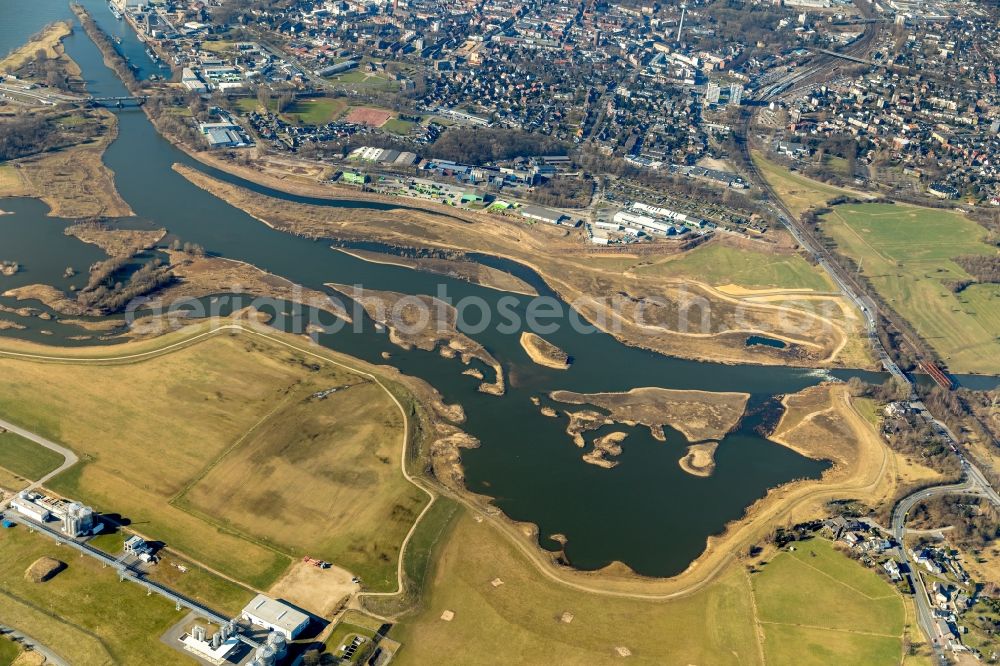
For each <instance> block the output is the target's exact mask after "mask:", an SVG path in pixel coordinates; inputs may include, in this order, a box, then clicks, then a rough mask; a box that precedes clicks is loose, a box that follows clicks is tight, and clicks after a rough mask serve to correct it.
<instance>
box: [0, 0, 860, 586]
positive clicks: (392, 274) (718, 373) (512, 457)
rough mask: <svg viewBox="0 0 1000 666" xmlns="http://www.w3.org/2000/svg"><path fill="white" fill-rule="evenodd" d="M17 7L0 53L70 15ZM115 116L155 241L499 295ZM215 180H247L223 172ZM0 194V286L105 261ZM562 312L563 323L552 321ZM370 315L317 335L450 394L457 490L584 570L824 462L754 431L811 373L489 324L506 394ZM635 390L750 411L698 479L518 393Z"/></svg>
mask: <svg viewBox="0 0 1000 666" xmlns="http://www.w3.org/2000/svg"><path fill="white" fill-rule="evenodd" d="M83 4H84V5H85V6H87V7H88V9H89V10H90V11H91V13H92V14H93V16H94V17H95V19H97V20H98V22H99V23H100V24H101V25H102V26H103V27H104V28H105V29H106V30H108V31H109V32H112V33H113V34H119V35H121V37H122V44H121V48H122V49H123V50H124V51H125V52H127V53H129V54H130V58H131V59H132V62H133V64H135V65H136V66H137V67H138V68H139V70H140V72H141V73H142V75H143V76H148V75H149V74H150V73H154V72H156V71H157V70H156V68H155V66H153V64H152V63H150V62H149V61H148V59H146V60H145V61H144V60H143V58H145V55H144V53H143V50H142V48H141V46H139V47H138V48H137V46H136V45H137V44H138V41H137V40H135V37H134V35H133V34H132V33H131V31H127V30H125V31H121V32H118V31H119V29H120V28H119V25H118V24H119V22H118V21H116V20H115V19H114V17H113V16H112V15H111V13H110V12H109V11H108V9H107V6H106V4H105V3H104V2H102V1H101V0H84V2H83ZM19 6H20V7H23V5H22V4H21V3H19V2H16V0H0V16H2V17H3V21H0V52H6V51H7V50H9V49H10V48H12V47H14V46H17V45H18V44H20V43H22V42H24V41H25V40H26V39H27V37H28V36H30V35H31V34H32V33H34V32H36V31H37V30H38V29H40V28H41V27H42V26H43V25H44V24H46V23H48V22H50V21H52V20H55V19H57V18H70V17H72V14H71V12H69V10H68V8H67V6H66V5H65V4H64V3H63V2H62V1H61V0H58V1H57V0H38V1H37V2H33V3H32V9H31V11H24V10H23V9H22V10H20V11H18V7H19ZM66 46H67V50H68V52H69V54H70V55H71V56H72V57H73V58H74V59H75V60H76V61H77V62H78V63H79V64H80V66H81V67H82V69H83V72H84V74H85V76H86V78H87V80H88V85H89V88H90V91H91V92H92V93H93V94H95V95H118V94H123V93H124V87H123V86H122V84H121V82H120V81H118V80H117V79H116V78H115V76H114V74H113V73H112V72H111V71H110V70H108V69H107V68H106V67H105V66H104V64H103V61H102V58H101V55H100V53H99V51H98V50H97V48H96V47H95V46H94V45H93V43H92V42H91V41H90V40H89V39H88V38H87V37H86V35H85V33H84V32H83V31H82V29H78V30H76V31H75V33H74V35H73V36H72V37H70V38H68V39H67V42H66ZM119 119H120V131H119V137H118V139H117V140H116V141H114V143H112V145H111V146H110V147H109V149H108V151H107V153H106V155H105V162H106V164H107V165H108V166H109V167H110V168H111V169H112V170H113V171H114V172H115V174H116V178H117V184H118V189H119V192H120V193H121V195H122V197H123V198H124V199H125V200H126V201H127V202H128V203H129V204H130V205H131V206H132V208H133V210H134V211H135V212H136V215H137V218H136V219H135V220H129V221H128V222H127V224H130V225H136V224H139V225H145V226H149V227H159V226H163V227H166V228H167V229H169V231H170V232H171V234H172V236H171V237H169V238H168V241H169V239H170V238H173V237H178V238H180V239H182V240H184V241H190V242H194V243H198V244H200V245H202V246H203V247H204V248H206V250H207V251H209V252H211V253H215V254H219V255H221V256H225V257H228V258H233V259H239V260H243V261H246V262H249V263H251V264H254V265H256V266H259V267H261V268H263V269H265V270H267V271H270V272H272V273H275V274H278V275H282V276H284V277H287V278H288V279H290V280H293V281H295V282H297V283H299V284H302V285H304V286H306V287H310V288H313V289H317V290H323V291H326V289H325V288H324V286H323V284H324V283H326V282H339V283H346V284H363V285H364V286H365V287H367V288H371V289H387V290H393V291H399V292H405V293H410V294H431V295H434V294H436V293H437V290H438V288H439V285H444V286H445V287H446V288H447V291H448V294H449V296H450V297H451V298H453V299H460V298H462V297H465V296H475V297H478V298H481V299H484V300H485V301H486V302H488V303H490V304H491V305H494V306H495V305H496V303H497V301H498V299H500V298H504V297H508V298H509V297H511V295H509V294H502V293H500V292H497V291H495V290H491V289H486V288H483V287H479V286H476V285H472V284H468V283H466V282H462V281H458V280H452V279H449V278H444V277H440V276H435V275H431V274H427V273H421V272H415V271H412V270H409V269H406V268H402V267H396V266H388V265H381V264H372V263H368V262H364V261H361V260H358V259H355V258H353V257H350V256H348V255H345V254H343V253H341V252H338V251H335V250H332V249H331V248H330V247H329V243H328V242H321V241H312V240H307V239H303V238H299V237H296V236H292V235H289V234H285V233H282V232H278V231H275V230H272V229H270V228H268V227H267V226H265V225H263V224H261V223H260V222H258V221H257V220H254V219H253V218H251V217H249V216H248V215H246V214H244V213H243V212H241V211H239V210H237V209H235V208H233V207H231V206H229V205H228V204H226V203H224V202H223V201H221V200H219V199H217V198H215V197H214V196H212V195H210V194H208V193H207V192H204V191H203V190H201V189H199V188H197V187H195V186H193V185H191V184H190V183H189V182H188V181H187V180H185V179H184V178H182V177H181V176H180V175H179V174H177V173H176V172H174V171H173V170H172V169H171V165H172V164H174V163H175V162H181V163H185V164H189V165H191V166H194V167H196V168H200V169H202V170H203V171H209V170H208V169H206V168H205V167H203V166H201V165H199V164H198V163H196V162H193V161H192V160H191V159H190V158H188V157H187V156H186V155H184V154H183V153H181V152H180V151H178V150H177V149H175V148H174V147H173V146H171V145H170V144H169V143H168V142H166V141H165V140H164V139H162V138H161V137H160V136H159V135H158V134H157V133H156V131H155V130H154V128H153V127H152V125H151V124H150V123H149V121H148V120H147V119H146V117H145V115H144V114H143V113H142V112H141V111H122V112H120V113H119ZM213 175H219V174H217V173H214V172H213ZM226 179H227V180H229V181H232V182H237V183H240V184H244V185H246V183H244V182H243V181H241V180H240V179H238V178H235V177H231V176H226ZM255 189H258V190H260V191H265V192H266V193H270V194H279V193H274V192H270V191H268V190H267V188H255ZM279 196H284V195H280V194H279ZM286 198H289V199H298V198H296V197H286ZM0 203H2V207H3V208H4V209H5V210H12V211H13V212H14V213H15V214H14V215H9V216H2V217H0V254H2V255H4V256H0V259H2V258H10V259H16V260H18V261H20V262H21V263H22V264H23V265H24V270H23V271H22V272H21V273H19V274H18V275H16V276H14V277H13V278H5V279H6V280H7V281H6V282H4V283H3V284H4V285H5V288H8V287H10V286H17V285H19V284H29V283H36V282H44V283H49V284H54V285H56V286H59V287H62V288H66V287H67V286H68V284H69V282H70V281H71V280H69V279H67V278H65V277H63V272H64V271H65V269H66V267H67V266H73V267H74V268H75V269H77V270H78V271H84V272H85V271H86V269H87V267H88V266H89V265H90V264H91V263H93V262H94V261H96V260H99V259H100V258H101V257H102V254H101V252H100V251H98V250H96V249H95V248H93V247H92V246H89V245H86V244H84V243H81V242H78V241H77V240H75V239H73V238H69V237H66V236H64V235H63V229H64V228H65V226H66V225H67V221H64V220H56V219H53V218H48V217H46V216H45V212H46V210H45V206H44V205H43V204H41V203H39V202H38V201H35V200H23V199H22V200H5V201H2V202H0ZM322 204H323V205H330V206H352V207H355V208H357V209H358V215H364V209H365V208H366V207H367V206H366V205H365V204H363V203H361V204H359V203H357V202H336V201H325V200H324V201H322ZM371 207H375V208H378V207H380V206H379V205H377V204H375V205H373V206H371ZM8 248H9V249H10V251H9V252H8ZM8 254H10V255H11V256H10V257H7V256H6V255H8ZM514 298H516V301H515V303H516V306H515V308H514V309H515V311H517V312H518V313H520V314H522V315H523V313H524V308H525V306H526V303H527V301H528V299H527V298H526V297H523V296H514ZM0 303H3V304H6V305H11V306H13V305H15V303H13V302H12V301H11V299H2V298H0ZM22 305H23V303H22ZM32 305H34V304H32ZM5 316H6V315H5ZM567 316H568V315H564V317H563V319H562V320H560V322H561V323H563V324H565V319H566V317H567ZM12 318H14V319H16V320H18V321H21V322H23V323H25V324H28V325H30V327H29V328H27V329H25V330H23V331H18V330H11V331H4V332H3V334H4V335H8V336H12V337H19V338H24V339H31V340H36V341H41V342H45V343H48V344H66V345H69V344H83V343H81V342H79V341H72V340H69V339H68V338H69V336H71V335H79V334H81V333H84V332H85V331H81V330H80V329H77V328H75V327H73V326H67V325H63V324H60V323H57V322H45V323H44V328H46V329H48V330H49V331H50V332H51V333H52V335H47V336H46V335H41V334H40V331H39V328H42V327H41V326H39V324H38V320H37V319H35V318H20V319H18V318H17V317H12ZM368 324H369V325H368V326H367V327H366V331H365V332H364V333H361V334H358V333H353V332H350V330H349V329H347V330H345V331H342V332H339V333H335V334H330V335H324V336H321V337H320V343H321V344H323V345H325V346H328V347H330V348H333V349H337V350H338V351H342V352H345V353H347V354H350V355H353V356H356V357H359V358H362V359H365V360H367V361H370V362H373V363H384V362H385V361H384V360H382V357H381V354H382V352H390V353H391V354H392V360H391V363H392V364H393V365H394V366H396V367H398V368H399V369H400V370H401V371H402V372H404V373H406V374H409V375H414V376H417V377H421V378H423V379H425V380H426V381H428V382H429V383H430V384H431V385H433V386H434V387H436V388H437V389H438V390H439V391H440V392H441V394H442V395H443V397H444V399H445V401H446V402H449V403H454V402H457V403H460V404H462V405H463V407H464V408H465V410H466V413H467V416H468V420H467V422H466V423H465V424H464V426H463V427H464V428H465V430H467V431H468V432H469V433H470V434H472V435H473V436H475V437H477V438H478V439H479V440H480V441H481V442H482V446H481V447H480V448H478V449H474V450H468V451H465V452H464V453H463V462H464V466H465V470H466V478H467V484H468V486H469V488H470V489H471V490H473V491H475V492H479V493H483V494H488V495H490V496H492V497H494V498H496V500H495V501H496V505H497V506H498V507H500V508H501V509H502V510H503V511H504V512H505V513H507V514H508V515H509V516H511V517H512V518H514V519H516V520H522V521H528V522H532V523H535V524H537V525H538V526H539V530H540V534H542V535H543V539H542V546H543V547H546V548H549V549H555V548H556V547H557V546H556V544H555V543H554V542H551V541H549V540H548V539H547V538H544V536H545V535H550V534H554V533H560V534H563V535H565V536H566V537H567V538H568V545H567V546H566V555H567V557H568V558H569V560H570V562H571V563H572V565H573V566H575V567H578V568H581V569H587V570H591V569H596V568H600V567H602V566H605V565H607V564H608V563H610V562H613V561H622V562H624V563H626V564H628V565H629V566H630V567H632V568H633V569H635V570H636V571H638V572H640V573H642V574H645V575H650V576H669V575H672V574H676V573H678V572H680V571H682V570H684V569H685V568H686V567H687V566H688V565H689V564H690V563H691V562H692V561H693V560H694V559H695V558H696V557H697V556H698V555H699V554H700V553H701V552H702V551H703V550H704V548H705V543H706V538H707V537H708V536H710V535H712V534H717V533H719V532H720V531H721V530H722V529H723V526H724V525H725V524H726V523H727V522H729V521H731V520H733V519H736V518H738V517H739V516H740V515H742V514H743V512H744V511H745V509H746V508H747V507H748V506H749V505H750V504H751V503H753V502H754V501H755V500H757V499H759V498H760V497H762V496H763V495H764V493H765V492H766V491H767V489H768V488H771V487H774V486H776V485H779V484H781V483H784V482H787V481H789V480H792V479H796V478H806V477H807V478H816V477H818V476H819V475H820V474H821V473H822V472H823V470H824V469H826V468H827V466H828V465H827V463H825V462H820V461H814V460H810V459H807V458H805V457H803V456H800V455H799V454H797V453H795V452H793V451H791V450H789V449H787V448H785V447H782V446H779V445H777V444H774V443H772V442H770V441H768V440H766V439H764V438H762V437H761V436H760V435H758V434H757V432H756V430H755V426H756V425H757V424H758V422H759V421H760V419H762V418H768V417H770V416H773V401H772V400H771V399H772V396H774V395H776V394H781V393H787V392H793V391H798V390H801V389H802V388H805V387H807V386H810V385H813V384H816V383H817V382H818V381H820V380H821V379H822V378H823V377H824V376H826V375H825V374H824V373H817V372H810V371H808V370H804V369H797V368H782V367H758V366H750V365H743V366H741V365H735V366H734V365H724V364H714V363H701V362H695V361H686V360H682V359H676V358H671V357H667V356H663V355H660V354H656V353H652V352H648V351H644V350H640V349H636V348H631V347H627V346H624V345H622V344H620V343H619V342H617V341H616V340H615V339H614V338H612V337H611V336H609V335H606V334H604V333H595V334H590V335H582V334H579V333H576V332H574V330H573V329H572V327H570V326H566V325H562V326H560V327H559V330H558V331H557V332H556V333H553V334H551V335H547V336H546V337H547V338H548V339H550V340H551V341H552V342H553V343H555V344H557V345H559V346H560V347H562V348H563V349H565V350H566V351H568V352H569V353H570V354H571V355H572V356H573V358H574V364H573V367H572V369H570V370H569V371H565V372H564V371H558V370H549V369H546V368H542V367H539V366H537V365H535V364H533V363H532V362H531V361H530V360H529V359H528V358H527V356H526V354H525V353H524V352H523V350H522V349H521V347H520V345H519V343H518V335H512V334H503V333H500V332H498V331H497V330H495V329H494V328H489V329H487V330H486V331H485V332H483V333H481V334H476V335H475V336H474V337H475V339H476V340H478V341H479V342H481V343H483V344H484V345H485V346H486V347H487V348H488V349H489V350H490V351H491V352H492V353H493V355H494V356H495V357H496V358H497V359H499V360H500V362H501V363H502V365H503V367H504V369H505V370H506V372H507V374H508V377H509V382H508V392H507V395H505V396H504V397H495V396H490V395H485V394H483V393H480V392H478V391H477V390H476V387H477V385H478V381H476V380H474V379H473V378H471V377H467V376H462V375H461V374H460V371H461V369H462V366H461V365H460V364H459V363H458V362H457V361H455V360H449V359H444V358H442V357H440V356H439V355H438V354H436V353H428V352H422V351H419V350H415V351H409V352H404V351H403V350H402V349H400V348H398V347H396V346H395V345H392V344H391V343H390V342H389V341H388V339H387V336H386V335H384V334H383V333H379V332H376V331H374V330H373V327H372V326H370V322H368ZM86 344H92V342H91V343H86ZM833 374H836V375H838V376H841V377H844V376H848V375H849V374H858V373H846V372H836V373H833ZM862 374H864V375H865V376H868V377H873V376H874V375H870V374H868V373H862ZM641 386H662V387H666V388H676V389H702V390H709V391H745V392H749V393H751V395H752V399H751V405H752V406H753V407H754V408H755V410H756V412H755V413H754V414H752V415H751V416H749V417H747V418H746V419H744V422H743V423H742V424H741V426H740V428H739V429H738V430H737V431H735V432H734V433H732V434H730V435H729V436H728V437H726V438H725V439H724V440H723V442H722V443H721V445H720V446H719V449H718V451H717V453H716V462H717V466H716V471H715V473H714V474H713V475H712V476H711V477H709V478H698V477H694V476H691V475H688V474H686V473H684V472H683V471H682V470H681V468H680V467H679V465H678V460H679V459H680V458H681V457H682V456H683V455H684V453H685V452H686V449H685V442H684V439H683V437H682V436H681V435H680V434H679V433H677V432H675V431H672V430H669V429H667V442H666V443H662V442H658V441H656V440H654V439H653V438H652V437H651V435H650V434H649V432H648V430H645V429H643V428H633V429H630V430H631V434H630V436H629V438H628V439H627V440H626V441H625V442H624V452H623V453H622V455H621V456H620V457H619V460H620V463H621V464H620V465H619V466H618V467H616V468H614V469H610V470H607V469H601V468H598V467H595V466H593V465H588V464H586V463H584V462H583V461H582V460H581V458H580V455H581V451H580V450H579V449H578V448H577V447H576V446H574V444H573V443H572V441H571V440H570V438H569V437H568V436H567V434H566V433H565V421H564V419H562V418H560V419H553V418H548V417H545V416H543V415H542V414H540V412H539V409H538V407H536V406H535V405H533V404H532V402H531V397H533V396H539V397H543V398H544V396H545V395H546V394H547V393H548V392H550V391H552V390H555V389H568V390H573V391H578V392H595V391H623V390H628V389H630V388H634V387H641ZM543 404H545V403H544V402H543ZM769 405H772V407H770V408H768V406H769Z"/></svg>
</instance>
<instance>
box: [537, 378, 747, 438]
mask: <svg viewBox="0 0 1000 666" xmlns="http://www.w3.org/2000/svg"><path fill="white" fill-rule="evenodd" d="M550 397H551V398H552V399H553V400H555V401H556V402H563V403H567V404H571V405H590V406H593V407H597V408H599V409H603V410H605V411H607V413H608V418H610V419H612V420H613V421H615V422H617V423H627V424H636V423H638V424H641V425H644V426H647V427H648V428H649V429H650V432H651V433H652V435H653V437H655V438H656V439H659V440H661V441H662V440H663V439H664V435H663V427H664V426H670V427H671V428H673V429H675V430H678V431H680V432H681V434H683V435H684V436H685V437H686V438H687V439H688V441H689V442H701V441H705V440H710V439H711V440H718V439H722V438H723V437H725V436H726V434H727V433H729V432H730V431H731V430H732V429H733V428H735V427H736V425H737V424H738V423H739V420H740V418H742V416H743V411H744V409H745V408H746V404H747V400H748V399H749V398H750V395H749V394H748V393H717V392H710V391H680V390H675V389H665V388H656V387H650V388H637V389H632V390H631V391H628V392H625V393H590V394H585V393H574V392H573V391H553V392H552V393H551V395H550Z"/></svg>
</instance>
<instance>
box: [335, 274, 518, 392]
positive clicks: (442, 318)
mask: <svg viewBox="0 0 1000 666" xmlns="http://www.w3.org/2000/svg"><path fill="white" fill-rule="evenodd" d="M326 286H328V287H330V288H331V289H334V290H336V291H337V292H339V293H341V294H343V295H345V296H347V297H348V298H350V299H352V300H354V301H355V302H357V303H358V304H360V305H361V307H363V308H364V309H365V312H366V313H367V314H368V316H369V317H371V319H372V321H374V322H376V323H377V324H381V325H382V326H385V327H386V328H387V329H389V340H390V341H392V343H393V344H396V345H399V346H400V347H402V348H403V349H412V348H413V347H416V348H417V349H422V350H424V351H434V350H435V349H436V350H438V352H439V353H440V354H441V355H442V356H444V357H446V358H451V357H453V356H457V357H459V358H461V360H462V363H464V364H466V365H468V364H469V363H471V362H472V361H473V359H475V360H478V361H480V362H481V363H484V364H485V365H488V366H490V367H491V368H493V371H494V373H495V375H496V379H495V381H494V382H493V383H492V384H491V383H488V382H483V383H481V384H480V385H479V390H480V391H482V392H483V393H489V394H491V395H503V394H504V393H505V392H506V385H505V382H504V375H503V368H502V367H501V366H500V362H499V361H497V360H496V358H494V357H493V355H492V354H490V353H489V352H488V351H487V350H486V348H485V347H483V346H482V345H481V344H479V343H478V342H476V341H475V340H473V339H472V338H470V337H469V336H467V335H465V334H464V333H462V332H461V331H459V330H458V326H457V321H458V311H457V310H456V309H455V308H454V307H453V306H451V305H449V304H448V303H445V302H444V301H441V300H439V299H436V298H434V297H432V296H424V295H420V296H413V295H409V294H400V293H398V292H394V291H375V290H371V289H365V290H362V291H356V290H355V289H354V288H353V287H350V286H347V285H342V284H327V285H326Z"/></svg>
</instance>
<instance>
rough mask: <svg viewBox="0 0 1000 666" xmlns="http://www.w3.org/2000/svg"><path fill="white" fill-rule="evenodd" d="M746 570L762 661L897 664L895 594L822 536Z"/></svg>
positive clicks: (898, 602) (899, 617)
mask: <svg viewBox="0 0 1000 666" xmlns="http://www.w3.org/2000/svg"><path fill="white" fill-rule="evenodd" d="M795 548H796V549H795V550H794V551H782V552H781V553H779V554H777V555H776V556H775V557H773V558H772V559H771V560H770V561H769V562H768V563H767V564H766V565H762V566H761V567H760V571H759V573H756V574H754V575H753V576H752V581H753V590H754V598H755V599H756V602H757V619H758V621H759V623H760V625H761V628H762V630H763V633H764V652H765V655H766V657H767V661H768V662H770V663H776V664H791V663H795V664H828V663H833V662H836V663H859V664H869V665H872V666H875V665H877V664H886V665H889V664H898V663H899V662H900V659H901V658H902V656H903V655H902V637H903V629H904V621H905V609H904V607H903V599H902V597H901V596H900V595H899V594H898V593H897V592H896V591H895V590H894V589H893V588H892V587H891V586H890V585H889V584H888V583H887V582H885V581H884V580H882V579H881V578H879V576H878V575H877V574H876V573H875V572H874V571H871V570H868V569H865V568H864V567H862V566H861V565H860V564H858V563H856V562H854V561H852V560H850V559H849V558H847V557H846V556H845V555H844V554H842V553H839V552H837V551H836V550H835V549H834V548H833V545H832V544H831V543H830V542H829V541H826V540H824V539H818V538H817V539H812V540H810V541H804V542H799V543H797V544H795Z"/></svg>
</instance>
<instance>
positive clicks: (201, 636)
mask: <svg viewBox="0 0 1000 666" xmlns="http://www.w3.org/2000/svg"><path fill="white" fill-rule="evenodd" d="M191 637H192V638H194V639H195V640H197V641H203V640H205V627H203V626H201V625H200V624H198V625H195V627H194V629H192V630H191Z"/></svg>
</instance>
